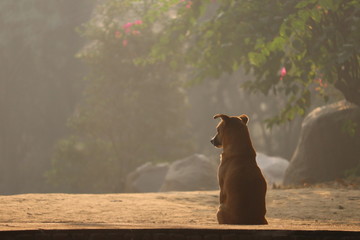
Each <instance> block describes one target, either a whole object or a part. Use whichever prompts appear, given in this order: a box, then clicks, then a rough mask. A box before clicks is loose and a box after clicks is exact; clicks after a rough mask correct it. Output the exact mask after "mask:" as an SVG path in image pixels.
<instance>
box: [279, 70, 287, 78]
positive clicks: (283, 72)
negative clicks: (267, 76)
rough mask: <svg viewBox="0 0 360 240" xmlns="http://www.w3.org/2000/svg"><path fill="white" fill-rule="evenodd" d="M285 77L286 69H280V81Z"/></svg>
mask: <svg viewBox="0 0 360 240" xmlns="http://www.w3.org/2000/svg"><path fill="white" fill-rule="evenodd" d="M285 76H286V68H285V67H282V68H281V70H280V80H283V78H284V77H285Z"/></svg>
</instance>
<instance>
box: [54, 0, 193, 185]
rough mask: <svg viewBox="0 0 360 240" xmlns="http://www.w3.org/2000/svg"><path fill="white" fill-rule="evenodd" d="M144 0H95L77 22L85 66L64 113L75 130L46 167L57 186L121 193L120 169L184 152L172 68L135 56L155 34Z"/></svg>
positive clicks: (181, 107) (181, 106) (181, 103)
mask: <svg viewBox="0 0 360 240" xmlns="http://www.w3.org/2000/svg"><path fill="white" fill-rule="evenodd" d="M152 4H156V3H155V2H153V1H130V0H129V1H123V0H108V1H103V2H102V3H101V4H99V6H98V7H97V9H96V12H95V14H94V17H93V18H92V19H91V21H90V22H88V23H87V24H86V25H85V26H84V27H83V28H82V29H80V32H81V33H82V34H83V35H84V36H85V37H86V38H87V39H88V40H89V44H88V45H87V46H86V47H85V48H84V49H83V51H81V52H80V53H79V54H78V57H79V58H81V59H82V60H83V61H84V62H85V63H87V65H88V66H89V68H90V70H91V71H90V74H89V76H88V77H87V80H86V82H85V83H86V89H85V93H84V98H83V101H82V102H81V103H80V105H79V106H78V108H77V111H76V113H75V114H74V116H73V117H72V119H71V120H70V126H71V127H72V129H73V130H74V134H75V136H76V137H70V138H68V139H65V140H63V141H61V142H59V144H58V146H57V151H56V153H55V156H54V159H53V161H54V162H53V169H52V170H51V171H50V173H49V174H50V175H49V176H51V177H50V180H51V181H52V182H53V183H54V184H56V185H58V186H59V188H60V189H66V191H71V192H79V191H81V192H84V191H87V192H121V191H123V189H122V187H123V184H124V181H125V178H126V175H127V174H128V173H129V172H130V171H132V170H133V169H134V168H135V167H137V166H139V165H140V164H142V163H144V162H148V161H152V162H159V161H172V160H176V159H177V158H180V157H183V156H184V155H187V154H189V152H190V149H191V142H190V141H189V137H188V131H187V130H186V129H187V124H186V122H187V121H186V116H185V98H184V95H183V93H182V92H181V88H180V82H179V80H178V79H177V75H175V74H174V73H173V72H172V71H171V69H170V67H169V63H168V62H156V63H154V64H151V65H150V64H148V65H145V64H142V61H141V60H140V59H143V58H144V57H145V56H147V55H148V54H149V51H150V49H151V46H153V45H154V44H155V42H156V41H158V33H157V32H156V31H154V29H155V28H156V26H155V23H154V24H145V23H144V21H143V20H142V17H143V16H144V15H146V13H148V12H149V11H150V10H151V9H152V8H151V7H152V6H153V5H152ZM159 23H161V21H160V22H157V24H159ZM78 145H80V146H84V147H83V148H81V150H79V148H78ZM76 173H77V174H76Z"/></svg>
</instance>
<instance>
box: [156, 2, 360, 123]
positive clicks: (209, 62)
mask: <svg viewBox="0 0 360 240" xmlns="http://www.w3.org/2000/svg"><path fill="white" fill-rule="evenodd" d="M159 2H161V3H165V2H168V1H166V0H163V1H159ZM189 2H191V3H192V4H191V6H190V7H185V4H186V3H189ZM187 6H188V5H187ZM174 10H176V17H174V18H173V19H170V20H169V22H168V23H167V24H166V26H165V27H164V31H163V33H164V34H163V35H162V38H161V39H160V40H159V41H158V42H157V44H156V45H155V46H154V47H153V52H152V55H151V56H152V58H154V59H161V60H164V59H166V60H167V61H175V62H176V64H174V66H184V67H188V66H191V67H192V69H193V75H192V79H193V81H194V82H199V81H202V80H204V79H209V78H210V79H212V78H219V77H220V76H221V75H222V74H224V73H229V74H232V73H233V72H235V71H237V70H238V69H239V68H243V69H245V70H246V72H247V73H249V74H252V75H254V76H255V80H250V81H248V82H246V83H245V84H244V87H245V88H246V89H247V90H249V91H250V92H261V93H263V94H268V93H274V94H278V93H281V94H285V96H286V97H287V99H288V103H287V104H286V106H285V107H284V110H283V111H281V112H280V113H279V114H278V115H277V116H276V117H274V118H273V119H271V120H269V122H268V123H269V125H272V124H277V123H282V122H284V121H288V120H292V119H294V117H295V116H304V114H305V113H306V111H307V109H308V108H309V106H310V103H311V97H310V96H311V95H312V94H311V93H312V92H319V93H320V95H321V96H322V97H323V98H324V100H326V101H327V100H328V99H329V94H328V93H327V91H326V89H327V88H328V87H329V86H330V85H331V86H335V87H336V88H337V89H338V90H340V91H341V92H342V93H343V94H344V97H345V98H346V99H347V100H349V101H351V102H354V103H356V104H358V105H360V94H359V89H360V79H359V76H360V74H359V73H360V68H359V60H360V54H359V51H360V50H359V49H360V48H359V44H360V31H359V30H360V29H359V26H360V22H359V21H360V2H359V1H354V0H345V1H337V0H302V1H286V0H255V1H254V0H240V1H239V0H219V1H178V3H177V4H176V6H169V7H168V8H166V9H161V10H159V12H158V18H161V17H162V15H161V14H160V13H163V15H166V14H167V13H168V12H169V11H174ZM155 21H156V20H155ZM282 69H285V70H286V72H285V71H283V70H282Z"/></svg>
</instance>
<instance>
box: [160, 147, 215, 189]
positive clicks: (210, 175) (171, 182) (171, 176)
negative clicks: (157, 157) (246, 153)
mask: <svg viewBox="0 0 360 240" xmlns="http://www.w3.org/2000/svg"><path fill="white" fill-rule="evenodd" d="M216 171H217V166H216V165H215V164H213V163H212V162H211V161H210V160H209V159H208V158H207V157H205V156H204V155H201V154H194V155H192V156H190V157H187V158H184V159H180V160H177V161H175V162H173V163H172V164H171V165H170V167H169V171H168V172H167V174H166V176H165V180H164V183H163V185H162V187H161V189H160V191H161V192H166V191H197V190H215V189H218V188H219V186H218V182H217V173H216Z"/></svg>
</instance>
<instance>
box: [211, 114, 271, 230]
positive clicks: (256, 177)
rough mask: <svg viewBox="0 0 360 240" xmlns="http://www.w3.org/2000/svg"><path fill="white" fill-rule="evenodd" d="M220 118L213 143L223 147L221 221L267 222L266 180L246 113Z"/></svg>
mask: <svg viewBox="0 0 360 240" xmlns="http://www.w3.org/2000/svg"><path fill="white" fill-rule="evenodd" d="M216 118H221V122H220V123H219V124H218V126H217V134H216V135H215V137H214V138H213V139H211V143H212V144H213V145H214V146H215V147H217V148H223V152H222V154H221V160H220V166H219V170H218V179H219V185H220V206H219V210H218V212H217V219H218V222H219V223H220V224H243V225H250V224H267V221H266V219H265V213H266V207H265V194H266V182H265V179H264V177H263V175H262V173H261V170H260V168H259V167H258V165H257V164H256V160H255V157H256V153H255V150H254V148H253V146H252V143H251V140H250V135H249V131H248V128H247V126H246V124H247V122H248V120H249V118H248V116H246V115H241V116H239V117H229V116H227V115H224V114H217V115H215V116H214V119H216Z"/></svg>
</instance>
